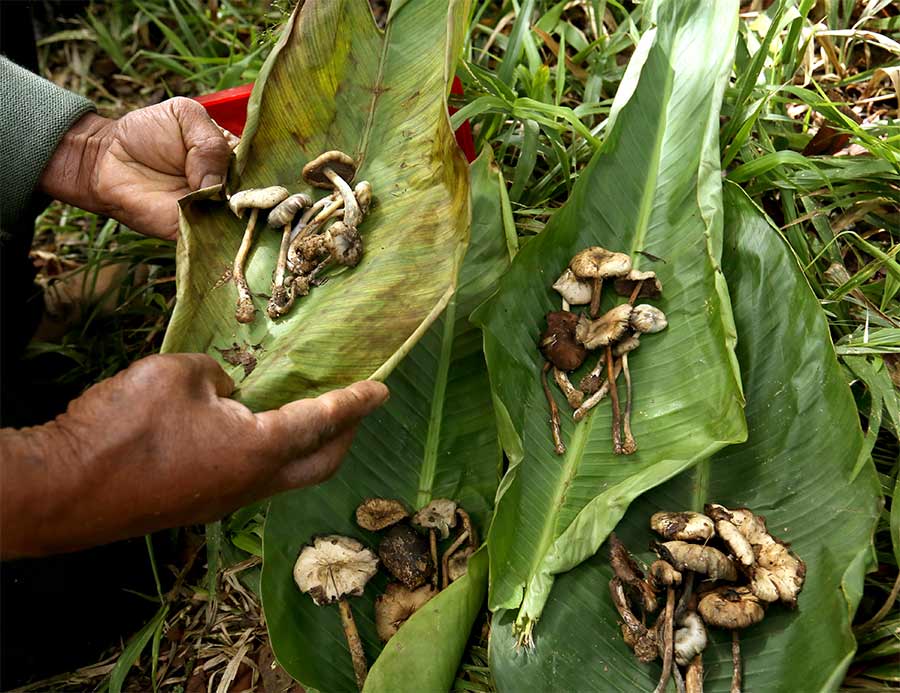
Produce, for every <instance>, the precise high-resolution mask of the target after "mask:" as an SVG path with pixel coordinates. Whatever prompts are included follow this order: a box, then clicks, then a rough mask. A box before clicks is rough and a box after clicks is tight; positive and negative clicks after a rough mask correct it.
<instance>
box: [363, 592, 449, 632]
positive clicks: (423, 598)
mask: <svg viewBox="0 0 900 693" xmlns="http://www.w3.org/2000/svg"><path fill="white" fill-rule="evenodd" d="M436 594H437V590H436V589H434V587H432V586H431V585H423V586H422V587H419V588H418V589H415V590H410V589H407V588H406V587H404V586H403V585H401V584H400V583H397V582H392V583H390V584H389V585H388V586H387V589H386V590H385V592H384V594H381V595H379V596H378V597H377V598H376V599H375V630H376V631H377V632H378V637H379V638H381V641H382V642H387V641H388V640H390V639H391V638H392V637H394V635H395V634H396V633H397V631H398V630H400V626H402V625H403V624H404V623H406V620H407V619H408V618H409V617H410V616H412V615H413V614H414V613H416V611H418V610H419V609H420V608H421V607H422V606H424V605H425V604H426V603H427V602H428V600H430V599H431V598H432V597H433V596H434V595H436Z"/></svg>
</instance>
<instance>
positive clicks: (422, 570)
mask: <svg viewBox="0 0 900 693" xmlns="http://www.w3.org/2000/svg"><path fill="white" fill-rule="evenodd" d="M378 557H379V558H381V562H382V563H383V564H384V567H385V568H386V569H387V570H388V572H389V573H390V574H391V575H393V576H394V577H395V578H396V579H397V580H399V581H400V582H401V583H402V584H403V586H404V587H407V588H408V589H411V590H414V589H416V588H417V587H419V586H421V585H424V584H425V582H427V581H428V580H429V579H430V578H431V576H432V575H434V570H435V566H434V561H433V560H432V557H431V553H430V552H429V550H428V542H427V541H425V538H424V537H422V535H421V534H419V533H418V532H417V531H416V530H414V529H413V528H412V527H410V526H409V525H408V524H405V523H404V524H396V525H394V526H393V527H391V528H390V529H389V530H388V531H387V533H386V534H385V535H384V538H383V539H382V540H381V543H380V544H379V546H378Z"/></svg>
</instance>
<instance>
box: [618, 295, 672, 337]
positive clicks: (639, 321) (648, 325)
mask: <svg viewBox="0 0 900 693" xmlns="http://www.w3.org/2000/svg"><path fill="white" fill-rule="evenodd" d="M624 305H628V304H627V303H626V304H624ZM629 322H630V323H631V327H632V328H634V329H635V330H636V331H637V332H640V333H642V334H655V333H657V332H662V331H663V330H664V329H666V327H668V325H669V321H668V320H667V319H666V314H665V313H663V312H662V311H661V310H660V309H659V308H657V307H656V306H651V305H649V304H647V303H641V304H640V305H637V306H635V307H634V310H633V311H631V314H630V315H629Z"/></svg>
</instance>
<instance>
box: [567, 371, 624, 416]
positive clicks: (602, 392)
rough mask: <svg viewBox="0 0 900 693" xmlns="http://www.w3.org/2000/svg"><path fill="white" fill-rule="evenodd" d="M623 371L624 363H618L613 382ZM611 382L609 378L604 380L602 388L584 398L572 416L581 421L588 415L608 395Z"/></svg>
mask: <svg viewBox="0 0 900 693" xmlns="http://www.w3.org/2000/svg"><path fill="white" fill-rule="evenodd" d="M603 363H604V364H605V363H606V357H605V356H604V358H603ZM621 371H622V364H621V363H617V364H616V365H615V367H614V368H613V382H615V379H616V378H618V377H619V373H620V372H621ZM609 383H610V381H609V379H606V380H604V381H603V384H602V385H601V386H600V389H598V390H597V391H596V392H595V393H594V394H592V395H591V396H590V397H588V398H587V399H586V400H584V403H583V404H582V405H581V406H580V407H578V409H576V410H575V413H574V414H573V415H572V418H573V419H575V421H581V420H582V419H583V418H584V417H585V416H587V415H588V412H589V411H590V410H591V409H593V408H594V407H596V406H597V405H598V404H599V403H600V402H601V401H602V400H603V398H604V397H606V395H607V393H608V392H609Z"/></svg>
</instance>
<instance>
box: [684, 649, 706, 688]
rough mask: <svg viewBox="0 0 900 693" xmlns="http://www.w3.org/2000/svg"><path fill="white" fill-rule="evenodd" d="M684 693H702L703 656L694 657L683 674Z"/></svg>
mask: <svg viewBox="0 0 900 693" xmlns="http://www.w3.org/2000/svg"><path fill="white" fill-rule="evenodd" d="M684 693H703V655H699V654H698V655H697V656H696V657H694V658H693V659H692V660H691V662H690V664H688V668H687V671H686V672H685V674H684Z"/></svg>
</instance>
